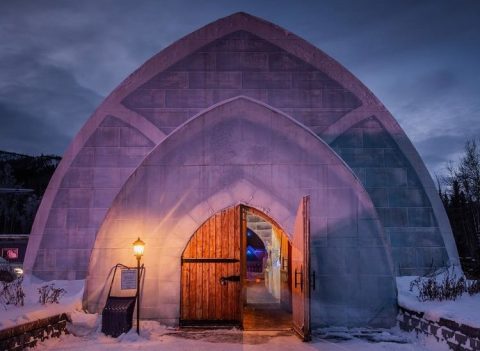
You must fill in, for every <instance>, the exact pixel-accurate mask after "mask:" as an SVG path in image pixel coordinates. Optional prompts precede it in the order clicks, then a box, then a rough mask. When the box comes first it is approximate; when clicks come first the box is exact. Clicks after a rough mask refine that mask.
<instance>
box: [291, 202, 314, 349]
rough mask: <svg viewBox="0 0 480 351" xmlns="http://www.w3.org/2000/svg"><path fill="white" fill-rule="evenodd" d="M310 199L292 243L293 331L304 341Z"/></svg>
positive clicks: (307, 309) (307, 324)
mask: <svg viewBox="0 0 480 351" xmlns="http://www.w3.org/2000/svg"><path fill="white" fill-rule="evenodd" d="M309 211H310V198H309V197H308V196H305V197H303V198H302V200H301V202H300V205H299V206H298V210H297V215H296V218H295V227H294V233H293V242H292V275H293V276H292V309H293V313H292V317H293V329H294V330H295V332H296V333H297V334H298V335H299V337H300V338H301V339H302V340H303V341H309V340H311V335H310V279H309V278H310V214H309Z"/></svg>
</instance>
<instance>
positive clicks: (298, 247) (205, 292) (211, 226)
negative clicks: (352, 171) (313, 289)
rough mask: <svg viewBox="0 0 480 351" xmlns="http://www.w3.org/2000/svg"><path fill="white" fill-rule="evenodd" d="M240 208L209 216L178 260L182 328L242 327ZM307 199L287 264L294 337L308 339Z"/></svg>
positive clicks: (243, 233)
mask: <svg viewBox="0 0 480 351" xmlns="http://www.w3.org/2000/svg"><path fill="white" fill-rule="evenodd" d="M249 210H250V211H252V210H253V211H255V212H256V213H257V214H258V210H254V209H250V208H248V207H246V206H242V205H238V206H235V207H231V208H228V209H226V210H223V211H221V212H219V213H217V214H215V215H213V216H212V217H210V218H209V219H208V220H207V221H206V222H205V223H204V224H203V225H202V226H201V227H200V228H198V229H197V231H196V232H195V233H194V234H193V236H192V238H191V239H190V241H189V242H188V244H187V246H186V248H185V250H184V252H183V255H182V266H181V267H182V269H181V305H180V324H181V325H208V324H211V325H239V326H242V321H243V306H244V303H245V302H246V299H245V297H246V296H245V294H246V289H245V288H244V282H245V281H246V258H245V253H246V229H247V228H246V213H247V211H249ZM309 228H310V224H309V198H308V197H304V198H303V199H302V201H301V203H300V206H299V209H298V212H297V219H296V221H295V233H294V237H293V242H292V249H291V262H290V263H289V269H288V272H289V273H288V274H290V276H289V277H288V279H283V281H288V284H290V286H287V288H288V290H289V291H288V293H289V294H291V305H292V306H291V308H292V312H293V314H292V322H293V323H292V324H293V329H294V330H295V331H296V332H297V333H298V335H299V336H300V337H301V338H302V339H304V340H308V339H309V335H310V305H309V298H310V282H309V280H310V263H309V235H310V229H309Z"/></svg>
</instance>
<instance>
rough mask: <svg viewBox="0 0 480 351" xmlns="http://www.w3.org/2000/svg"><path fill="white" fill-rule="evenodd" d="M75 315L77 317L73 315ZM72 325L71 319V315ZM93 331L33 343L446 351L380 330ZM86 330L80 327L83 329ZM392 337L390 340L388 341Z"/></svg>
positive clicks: (174, 350)
mask: <svg viewBox="0 0 480 351" xmlns="http://www.w3.org/2000/svg"><path fill="white" fill-rule="evenodd" d="M77 317H78V316H77ZM74 324H75V318H74ZM87 324H89V325H90V326H91V327H93V326H95V325H96V328H97V329H95V327H94V330H92V331H91V333H90V334H86V335H85V334H83V336H74V335H64V336H62V337H61V338H59V339H50V340H47V341H45V342H43V343H41V344H39V345H38V346H37V348H36V349H37V350H89V351H90V350H93V351H94V350H171V351H180V350H195V351H220V350H252V351H255V350H266V349H267V348H268V349H270V350H285V351H302V350H322V351H367V350H368V351H381V350H382V351H385V350H390V351H433V350H436V351H437V350H438V351H442V350H445V351H446V350H448V348H446V346H445V348H443V346H442V345H439V344H438V343H437V342H436V341H434V340H431V339H416V338H415V336H414V335H412V334H408V333H403V332H401V331H398V330H392V331H383V332H380V333H378V332H377V334H378V335H376V340H377V341H376V342H370V341H368V340H363V339H360V338H358V337H355V336H354V334H352V333H349V332H346V331H344V330H339V331H333V330H331V331H327V332H326V333H325V332H322V333H321V335H315V336H314V338H313V341H312V342H310V343H303V342H301V341H300V340H299V339H298V338H297V337H296V336H294V335H292V334H289V333H285V332H242V331H240V330H235V329H233V330H208V331H205V330H203V331H202V330H198V331H176V330H171V329H168V328H165V327H164V326H161V325H160V324H158V323H157V322H154V321H143V322H141V333H140V334H141V335H140V336H138V335H137V334H136V333H135V331H134V330H131V331H130V332H128V333H127V334H124V335H121V336H120V337H119V338H117V339H114V338H111V337H107V336H105V335H103V334H102V333H101V332H99V330H98V326H99V323H98V322H97V323H95V322H93V320H89V321H88V322H87ZM85 330H86V329H83V331H85ZM392 340H393V341H392Z"/></svg>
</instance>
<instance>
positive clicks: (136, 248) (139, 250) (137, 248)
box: [133, 238, 145, 335]
mask: <svg viewBox="0 0 480 351" xmlns="http://www.w3.org/2000/svg"><path fill="white" fill-rule="evenodd" d="M144 249H145V243H144V242H143V241H142V240H140V238H138V239H137V240H135V242H134V243H133V253H134V254H135V256H136V257H137V334H138V335H140V260H141V259H142V255H143V250H144Z"/></svg>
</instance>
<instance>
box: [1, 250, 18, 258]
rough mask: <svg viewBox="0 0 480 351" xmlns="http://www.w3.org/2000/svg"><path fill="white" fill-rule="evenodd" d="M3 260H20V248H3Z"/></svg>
mask: <svg viewBox="0 0 480 351" xmlns="http://www.w3.org/2000/svg"><path fill="white" fill-rule="evenodd" d="M2 258H4V259H6V260H18V248H17V247H7V248H3V249H2Z"/></svg>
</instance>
